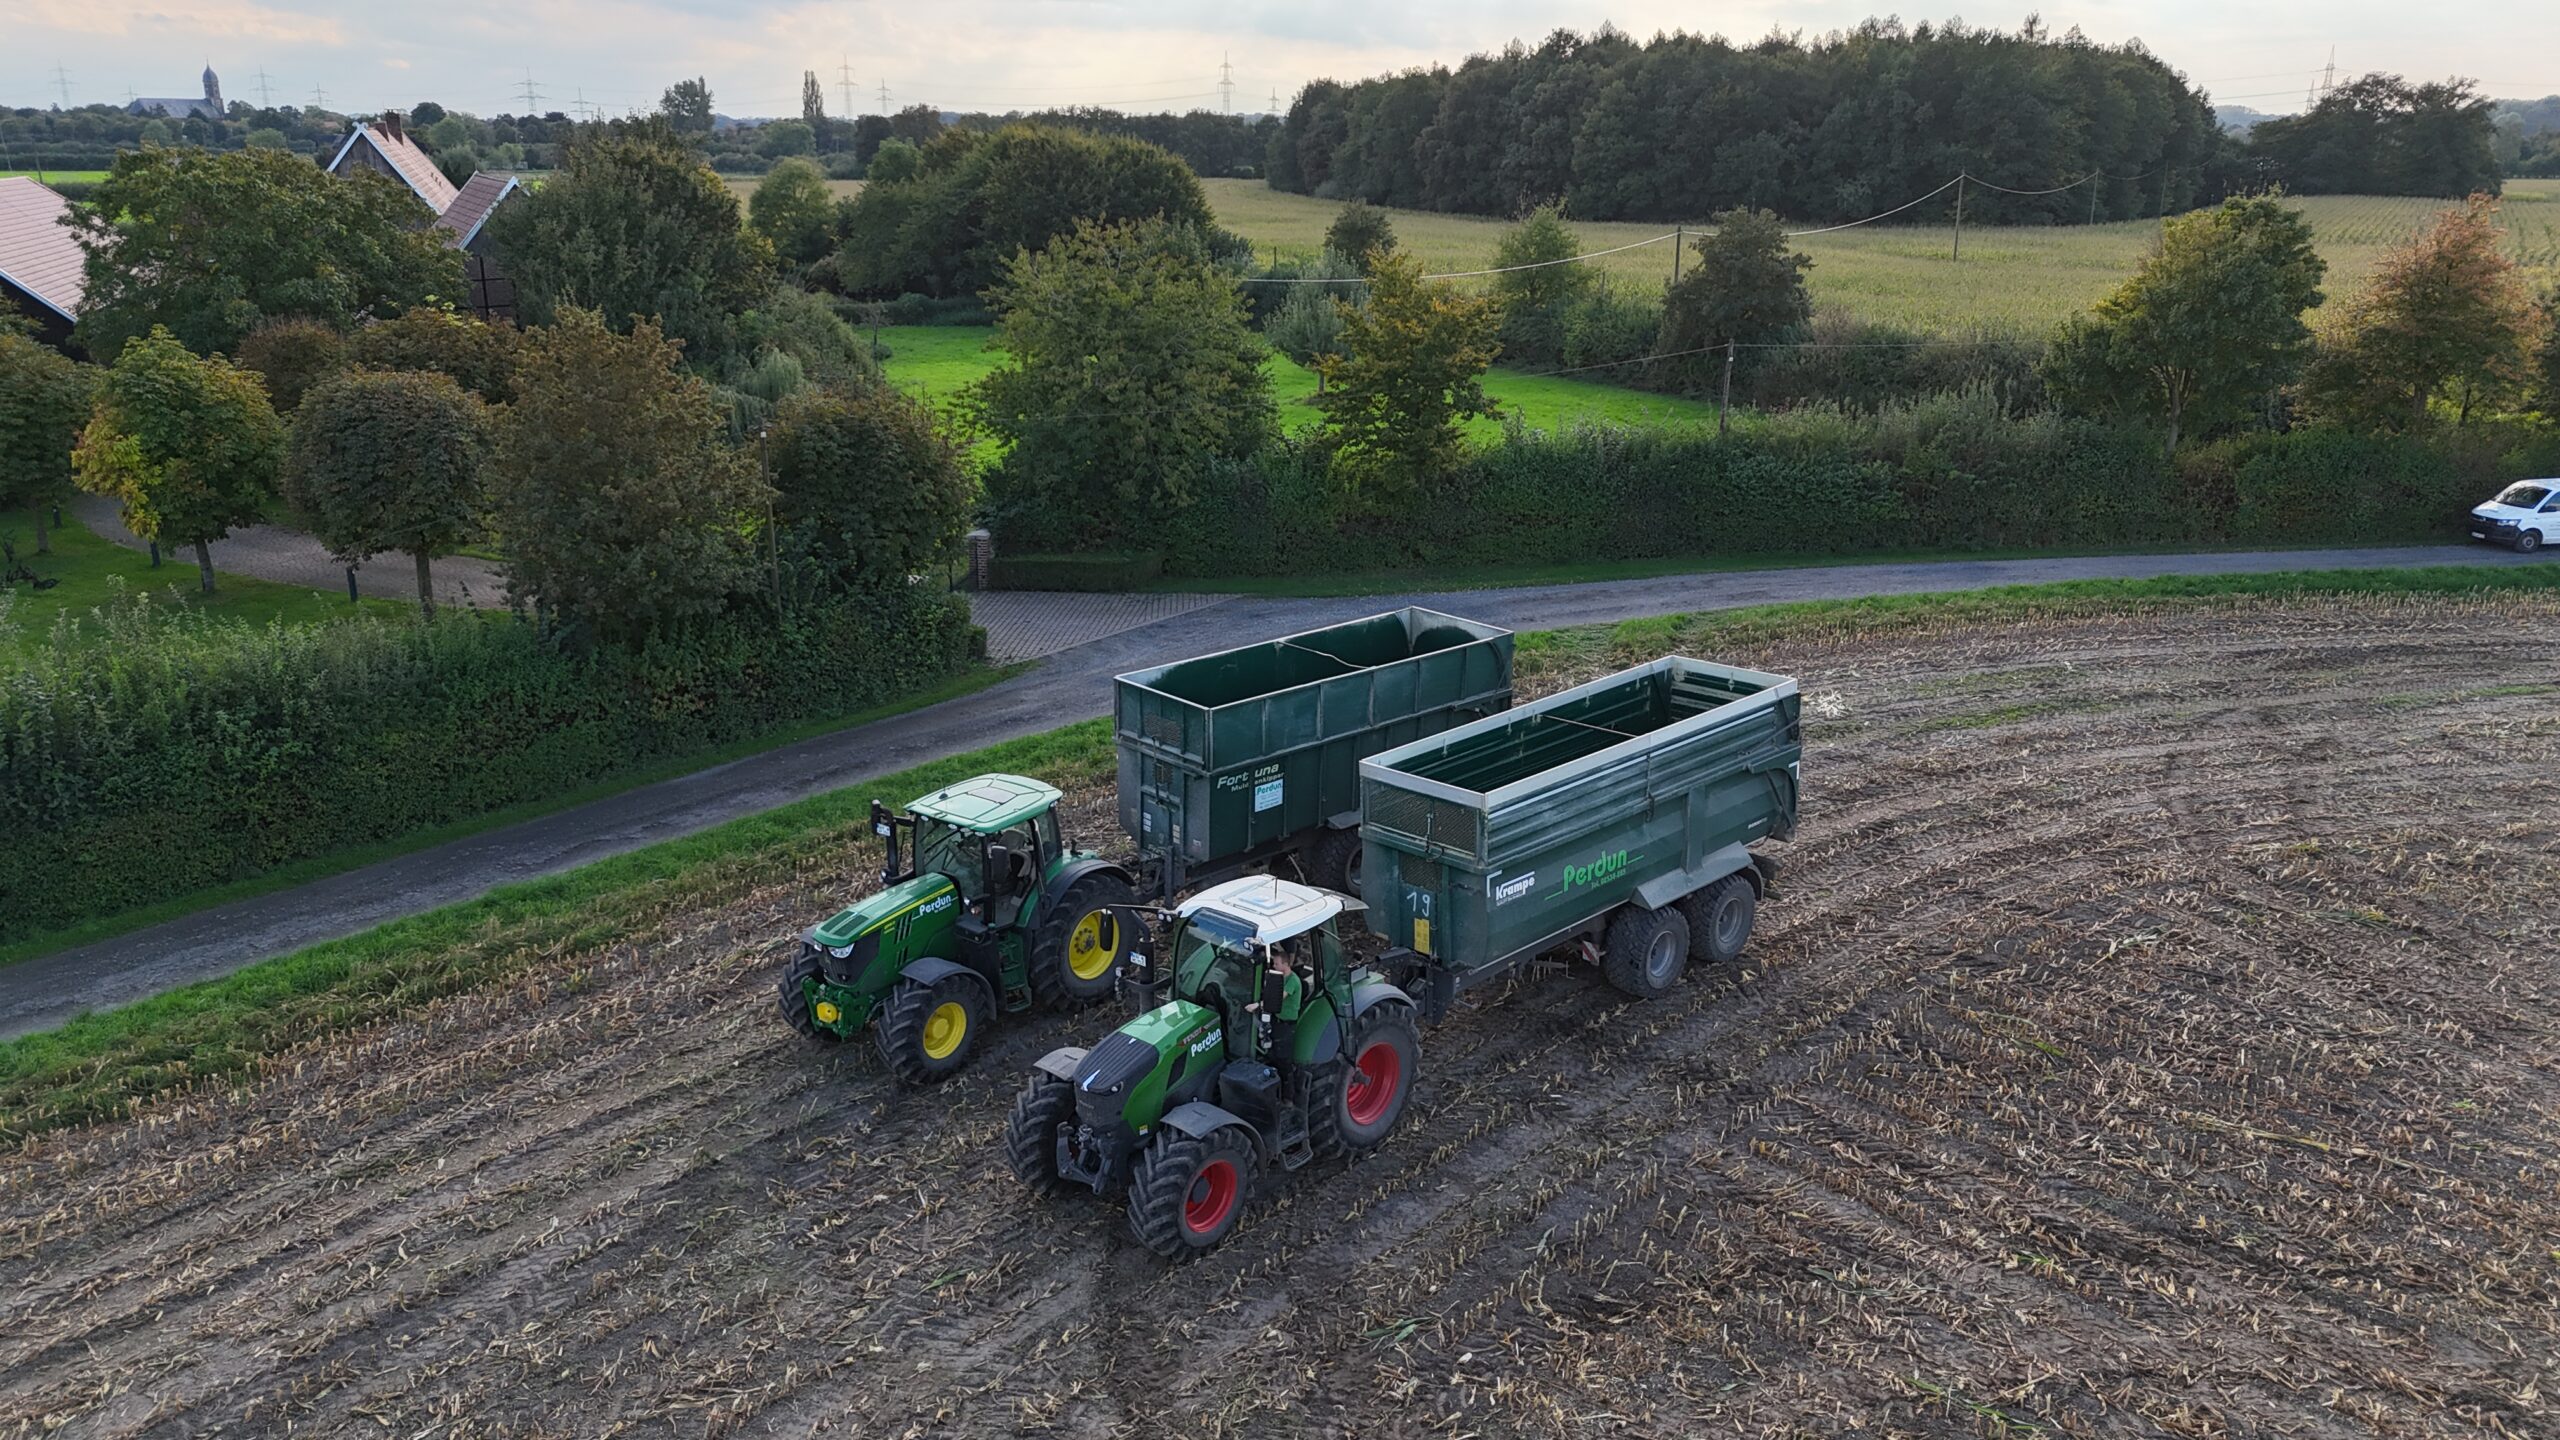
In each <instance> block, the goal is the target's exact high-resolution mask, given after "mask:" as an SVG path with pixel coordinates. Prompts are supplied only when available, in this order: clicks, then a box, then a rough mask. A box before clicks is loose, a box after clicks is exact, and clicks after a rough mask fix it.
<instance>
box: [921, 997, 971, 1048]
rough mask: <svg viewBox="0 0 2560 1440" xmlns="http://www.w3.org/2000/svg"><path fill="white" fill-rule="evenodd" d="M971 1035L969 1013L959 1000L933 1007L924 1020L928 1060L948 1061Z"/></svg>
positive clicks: (948, 1001)
mask: <svg viewBox="0 0 2560 1440" xmlns="http://www.w3.org/2000/svg"><path fill="white" fill-rule="evenodd" d="M968 1034H969V1012H968V1011H967V1010H965V1009H962V1008H961V1005H960V1002H959V1001H957V1000H945V1001H943V1002H942V1003H941V1004H939V1005H936V1006H934V1007H933V1013H932V1014H930V1015H928V1016H926V1017H925V1018H924V1053H925V1057H926V1058H927V1059H931V1060H948V1059H950V1058H951V1052H952V1051H954V1050H957V1049H959V1048H960V1042H961V1041H962V1040H963V1039H965V1038H967V1036H968Z"/></svg>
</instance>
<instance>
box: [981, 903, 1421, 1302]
mask: <svg viewBox="0 0 2560 1440" xmlns="http://www.w3.org/2000/svg"><path fill="white" fill-rule="evenodd" d="M1358 903H1359V902H1357V901H1348V900H1345V899H1344V897H1342V896H1340V895H1336V894H1334V893H1332V892H1330V891H1326V890H1318V889H1316V888H1314V887H1312V886H1307V885H1300V884H1296V883H1293V882H1291V881H1286V880H1281V879H1277V878H1273V877H1269V876H1256V877H1249V878H1246V879H1242V880H1231V881H1229V882H1227V883H1226V884H1223V885H1218V886H1213V887H1211V888H1210V889H1208V890H1204V891H1202V892H1201V893H1200V894H1198V895H1195V896H1193V897H1192V898H1191V899H1190V900H1189V901H1187V902H1185V903H1184V904H1183V905H1182V906H1181V907H1180V908H1179V909H1177V910H1175V911H1172V912H1170V913H1163V912H1159V913H1158V914H1157V915H1156V916H1155V917H1154V918H1155V919H1156V920H1157V921H1158V922H1159V923H1160V924H1161V926H1162V927H1163V929H1164V938H1163V940H1162V942H1161V944H1160V945H1159V944H1158V943H1157V942H1156V941H1155V940H1154V939H1153V938H1152V937H1153V935H1154V931H1155V928H1156V927H1155V926H1151V925H1150V924H1149V923H1148V918H1149V917H1148V916H1146V915H1144V914H1141V913H1138V912H1135V911H1129V912H1124V913H1123V914H1122V915H1121V916H1120V917H1119V921H1118V926H1117V930H1118V933H1119V934H1120V935H1121V936H1122V937H1123V938H1124V941H1125V943H1126V944H1127V945H1128V946H1129V955H1128V957H1127V959H1126V961H1125V962H1124V963H1123V966H1122V969H1121V976H1122V981H1123V984H1124V985H1125V986H1126V987H1127V988H1128V989H1129V991H1130V992H1131V994H1132V996H1133V997H1134V999H1135V1000H1136V1003H1137V1007H1138V1010H1139V1013H1138V1015H1137V1017H1136V1018H1135V1019H1133V1020H1131V1021H1129V1022H1128V1023H1127V1024H1125V1025H1123V1026H1121V1027H1120V1028H1119V1029H1118V1030H1116V1031H1114V1032H1112V1033H1111V1034H1110V1035H1107V1036H1105V1037H1104V1038H1103V1040H1102V1042H1101V1043H1100V1044H1097V1045H1095V1046H1093V1047H1092V1048H1090V1049H1085V1048H1081V1047H1075V1046H1070V1047H1067V1048H1065V1049H1061V1050H1055V1051H1052V1052H1050V1053H1049V1054H1048V1055H1047V1056H1045V1057H1043V1058H1042V1059H1041V1060H1040V1062H1039V1064H1038V1065H1037V1066H1035V1067H1034V1068H1033V1070H1032V1074H1031V1079H1030V1083H1029V1084H1027V1085H1026V1086H1025V1087H1024V1088H1023V1091H1022V1094H1021V1097H1020V1098H1019V1099H1018V1100H1016V1101H1015V1102H1014V1106H1013V1112H1012V1114H1011V1115H1010V1116H1009V1117H1008V1118H1007V1120H1006V1123H1005V1153H1006V1159H1007V1161H1008V1162H1009V1163H1010V1164H1011V1166H1012V1167H1013V1172H1014V1174H1015V1175H1016V1176H1017V1177H1018V1178H1020V1179H1021V1180H1022V1181H1023V1182H1024V1183H1025V1184H1027V1185H1029V1186H1031V1187H1032V1188H1033V1189H1034V1190H1036V1191H1040V1192H1043V1193H1058V1192H1063V1191H1065V1190H1067V1189H1069V1188H1070V1187H1075V1186H1082V1187H1084V1188H1087V1189H1090V1190H1092V1191H1093V1192H1094V1193H1095V1194H1098V1195H1107V1194H1110V1193H1112V1192H1114V1191H1118V1190H1122V1189H1125V1190H1126V1191H1127V1204H1128V1215H1129V1229H1130V1232H1131V1233H1132V1234H1133V1235H1134V1236H1135V1237H1136V1238H1137V1240H1138V1241H1139V1243H1141V1244H1143V1245H1145V1246H1146V1247H1147V1248H1148V1249H1150V1250H1153V1251H1155V1252H1156V1253H1157V1254H1159V1255H1162V1256H1165V1257H1166V1258H1168V1259H1174V1260H1181V1259H1188V1258H1190V1257H1191V1256H1195V1255H1198V1254H1200V1253H1202V1252H1204V1251H1206V1250H1209V1249H1211V1248H1213V1247H1215V1246H1216V1245H1218V1244H1219V1243H1220V1242H1221V1241H1223V1240H1225V1239H1226V1238H1227V1236H1228V1235H1229V1234H1231V1233H1233V1232H1234V1230H1235V1227H1236V1224H1237V1221H1238V1220H1239V1218H1240V1217H1241V1216H1242V1214H1243V1210H1244V1206H1245V1204H1246V1203H1247V1202H1248V1201H1249V1200H1250V1199H1251V1197H1252V1195H1253V1193H1254V1191H1255V1189H1256V1188H1257V1186H1258V1185H1259V1184H1260V1182H1261V1180H1262V1179H1263V1178H1264V1177H1265V1176H1267V1175H1270V1174H1273V1173H1275V1172H1278V1171H1285V1170H1295V1169H1298V1168H1299V1167H1301V1166H1304V1165H1306V1164H1308V1163H1310V1162H1313V1161H1318V1160H1324V1159H1330V1158H1334V1157H1337V1156H1343V1155H1353V1154H1359V1153H1362V1152H1365V1151H1367V1150H1370V1149H1372V1148H1374V1147H1376V1146H1377V1145H1379V1144H1381V1143H1383V1142H1384V1141H1385V1140H1386V1138H1387V1136H1388V1135H1389V1134H1390V1133H1391V1132H1393V1131H1394V1129H1395V1127H1396V1123H1397V1122H1398V1121H1399V1120H1401V1119H1403V1118H1404V1112H1405V1105H1406V1102H1407V1100H1408V1099H1409V1098H1410V1096H1411V1094H1412V1091H1413V1084H1414V1081H1415V1080H1416V1079H1417V1078H1418V1076H1419V1073H1420V1065H1421V1045H1420V1038H1419V1036H1418V1035H1417V1033H1416V1031H1415V1015H1414V1005H1413V1001H1412V999H1411V998H1410V997H1408V996H1407V995H1406V994H1405V992H1404V991H1403V990H1401V989H1398V988H1397V987H1396V986H1395V985H1393V984H1390V983H1389V982H1388V981H1387V980H1385V979H1384V978H1382V977H1381V976H1379V975H1378V974H1376V973H1375V972H1373V971H1370V970H1368V969H1366V968H1356V967H1354V966H1353V965H1352V964H1351V962H1350V960H1349V959H1348V958H1347V956H1346V955H1345V953H1344V950H1343V945H1342V937H1341V935H1340V934H1339V933H1338V932H1337V930H1336V929H1335V919H1336V917H1338V916H1339V915H1341V914H1342V913H1343V911H1344V910H1346V909H1349V908H1356V906H1357V905H1358ZM1159 957H1161V958H1159Z"/></svg>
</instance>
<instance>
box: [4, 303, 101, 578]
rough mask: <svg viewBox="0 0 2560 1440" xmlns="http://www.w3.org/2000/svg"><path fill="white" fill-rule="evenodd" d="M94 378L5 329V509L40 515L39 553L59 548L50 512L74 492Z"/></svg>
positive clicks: (55, 353)
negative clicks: (48, 521) (77, 447)
mask: <svg viewBox="0 0 2560 1440" xmlns="http://www.w3.org/2000/svg"><path fill="white" fill-rule="evenodd" d="M93 384H94V377H93V375H92V374H91V372H90V371H89V370H88V369H87V367H85V366H81V365H77V364H74V363H73V362H72V361H71V360H69V359H68V358H66V357H65V356H64V355H63V354H62V352H60V351H58V350H56V349H54V348H53V347H52V346H50V345H45V344H41V343H39V342H38V341H37V340H35V339H34V338H33V337H31V336H27V335H20V334H16V333H14V332H12V331H8V330H5V329H0V505H5V506H8V507H11V508H14V507H16V506H20V505H24V506H26V507H27V508H28V509H30V510H32V511H34V512H35V517H36V553H37V554H39V555H42V554H45V553H47V552H48V551H50V550H51V549H52V548H53V541H52V537H51V536H50V535H49V534H48V533H47V532H46V530H45V518H46V512H47V511H49V510H51V509H52V508H53V506H54V505H55V504H57V503H58V502H59V501H60V500H61V499H62V493H63V492H64V491H66V490H68V489H70V488H71V447H72V446H73V445H74V444H76V443H78V441H79V438H80V427H81V426H82V425H83V424H85V423H87V421H88V419H89V395H90V390H91V388H92V386H93Z"/></svg>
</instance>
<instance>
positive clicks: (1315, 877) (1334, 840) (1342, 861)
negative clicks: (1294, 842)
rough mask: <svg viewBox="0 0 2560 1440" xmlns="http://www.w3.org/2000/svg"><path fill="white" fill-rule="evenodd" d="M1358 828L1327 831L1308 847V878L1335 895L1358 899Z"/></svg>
mask: <svg viewBox="0 0 2560 1440" xmlns="http://www.w3.org/2000/svg"><path fill="white" fill-rule="evenodd" d="M1360 853H1361V851H1360V831H1359V830H1358V828H1356V827H1355V828H1353V829H1349V830H1327V831H1326V832H1324V833H1323V834H1322V835H1319V836H1317V837H1316V843H1314V844H1313V845H1310V846H1308V847H1307V877H1308V879H1309V880H1310V881H1312V882H1313V883H1315V884H1317V885H1321V886H1323V887H1324V888H1325V889H1327V890H1331V891H1333V892H1335V893H1336V894H1340V895H1348V896H1350V897H1352V898H1353V899H1355V900H1356V899H1358V898H1360Z"/></svg>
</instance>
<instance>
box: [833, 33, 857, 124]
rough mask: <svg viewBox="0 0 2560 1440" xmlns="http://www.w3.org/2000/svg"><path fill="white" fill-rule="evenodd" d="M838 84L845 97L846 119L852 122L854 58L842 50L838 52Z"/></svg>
mask: <svg viewBox="0 0 2560 1440" xmlns="http://www.w3.org/2000/svg"><path fill="white" fill-rule="evenodd" d="M836 84H837V85H838V86H839V87H840V89H841V93H842V94H843V96H844V118H845V119H847V120H851V119H852V118H853V57H852V56H850V55H847V54H845V53H844V52H843V51H841V50H839V51H837V52H836Z"/></svg>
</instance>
